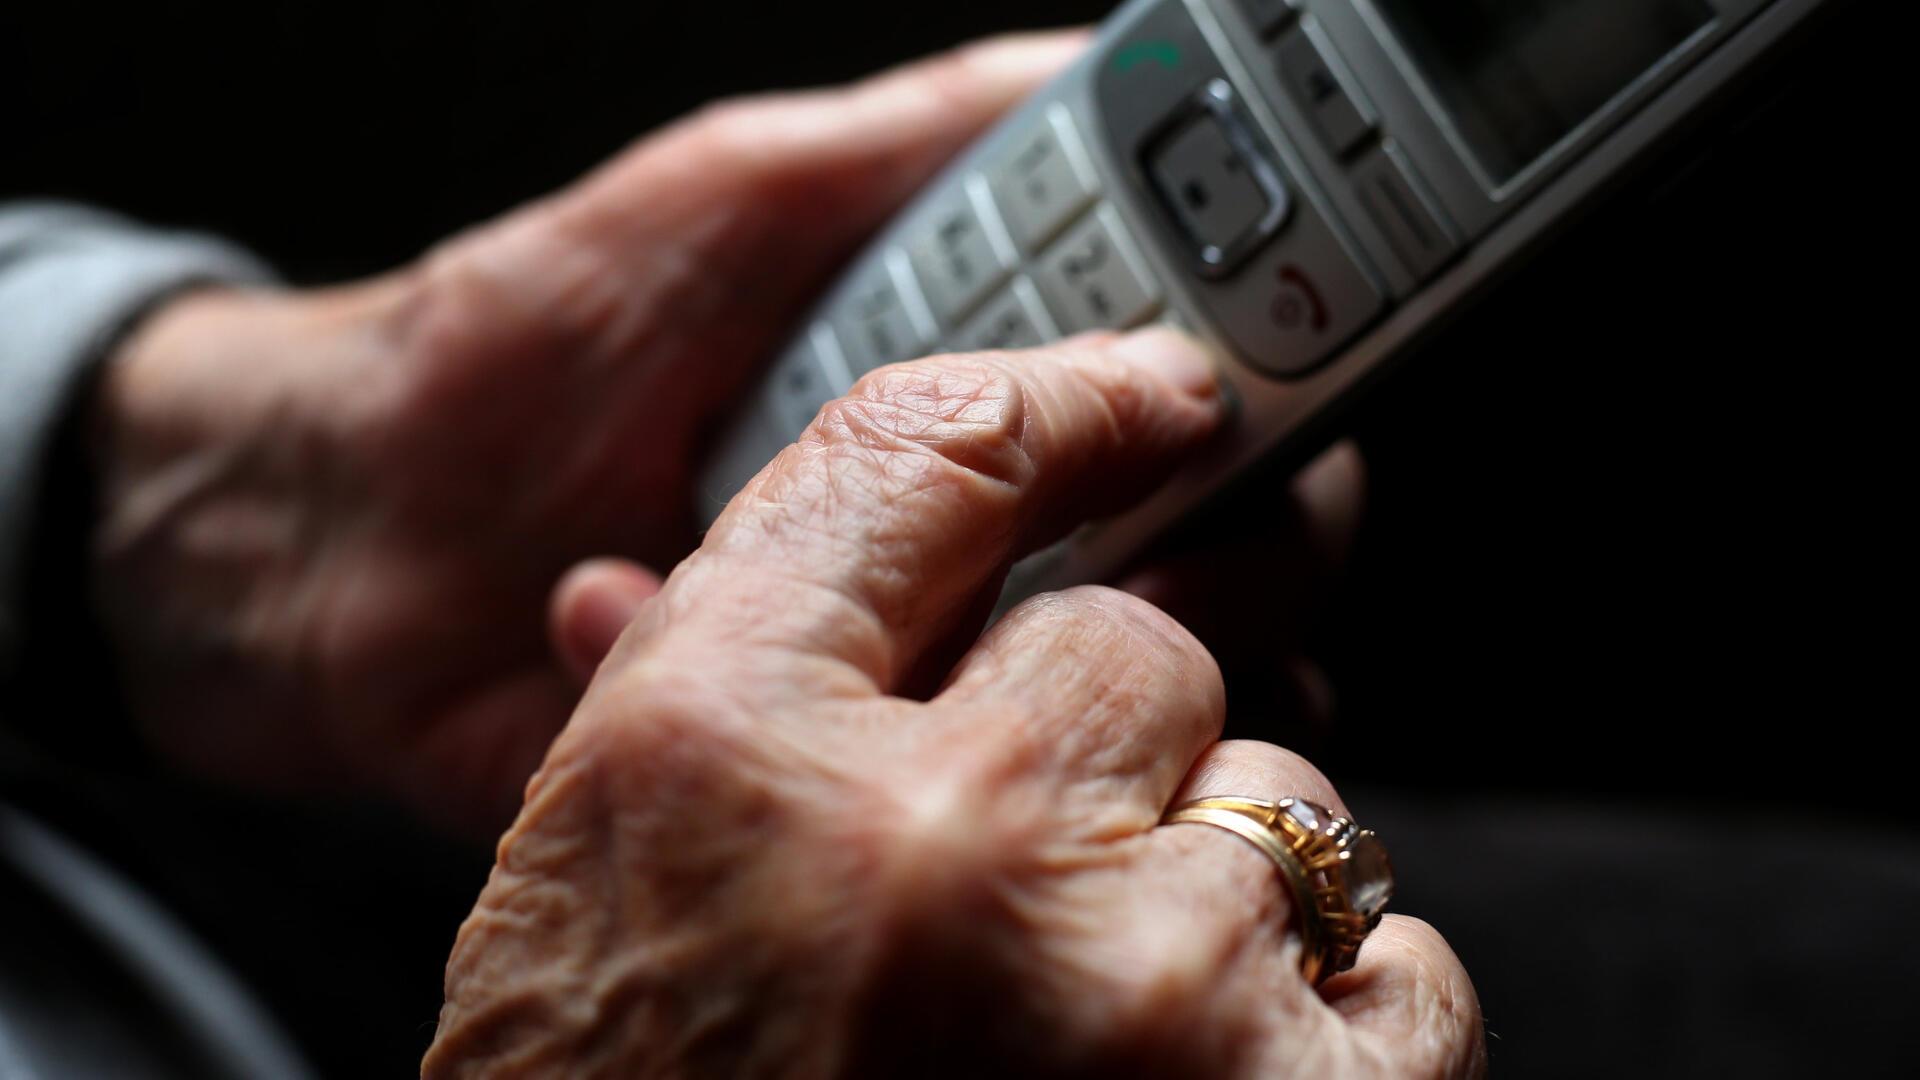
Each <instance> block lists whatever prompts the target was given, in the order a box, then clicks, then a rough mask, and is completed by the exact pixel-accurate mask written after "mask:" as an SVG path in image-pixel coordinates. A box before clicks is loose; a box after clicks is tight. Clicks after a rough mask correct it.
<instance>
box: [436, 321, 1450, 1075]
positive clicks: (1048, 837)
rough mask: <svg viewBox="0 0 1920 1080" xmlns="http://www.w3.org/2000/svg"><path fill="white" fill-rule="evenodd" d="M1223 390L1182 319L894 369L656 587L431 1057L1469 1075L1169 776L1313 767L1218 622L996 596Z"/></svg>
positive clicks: (1441, 949) (1391, 926)
mask: <svg viewBox="0 0 1920 1080" xmlns="http://www.w3.org/2000/svg"><path fill="white" fill-rule="evenodd" d="M1219 418H1220V403H1219V400H1218V398H1217V396H1216V392H1215V390H1214V388H1213V385H1212V382H1211V374H1210V368H1209V364H1208V360H1207V358H1206V356H1205V355H1204V354H1203V353H1200V352H1199V351H1198V350H1197V348H1196V347H1194V346H1193V345H1192V344H1191V343H1190V342H1188V341H1187V340H1186V339H1184V338H1182V337H1180V336H1179V335H1177V334H1174V333H1172V332H1170V331H1161V330H1156V331H1147V332H1144V333H1143V334H1140V335H1135V336H1132V337H1127V338H1118V339H1115V338H1104V337H1102V338H1083V339H1077V340H1074V341H1070V342H1068V343H1065V344H1064V345H1061V346H1058V347H1055V348H1052V349H1047V350H1041V351H1037V352H1033V353H1028V354H1025V355H1021V356H1017V357H1016V356H1006V355H1000V356H996V355H986V356H974V357H946V358H939V359H935V360H929V361H922V362H919V363H916V364H911V365H903V366H900V367H895V368H890V369H883V370H882V371H880V372H877V373H875V374H874V375H871V376H869V377H868V378H867V379H865V380H864V381H863V382H862V384H861V385H860V386H859V387H856V388H855V391H854V393H853V394H852V395H851V396H850V397H849V398H847V399H845V400H842V401H840V402H837V403H835V404H833V405H830V406H829V407H828V408H827V409H826V410H824V411H823V413H822V415H821V416H820V418H819V419H818V420H817V421H816V422H815V424H814V425H813V427H812V428H811V429H810V430H809V431H808V433H807V434H806V435H805V436H803V437H802V438H801V440H800V442H799V443H798V444H797V445H796V446H794V447H792V448H790V449H789V450H788V451H787V452H786V453H784V454H783V455H782V456H781V457H780V458H779V459H777V460H776V461H775V462H774V463H773V464H772V465H771V466H769V468H768V469H767V470H766V471H764V472H763V473H762V474H761V475H760V476H759V477H758V478H757V479H756V480H755V481H754V482H753V483H752V484H750V485H749V487H748V488H747V490H746V491H745V492H743V493H742V494H741V495H740V496H739V497H738V498H737V499H736V500H735V501H734V503H733V504H732V505H731V506H730V507H729V509H728V511H727V512H726V514H724V515H723V516H722V518H721V520H720V521H719V522H718V523H717V524H716V525H715V527H714V529H713V530H712V532H711V533H710V534H709V536H708V537H707V539H706V542H705V543H704V544H703V545H702V547H701V548H700V549H699V551H697V552H696V553H695V554H694V555H693V556H692V557H691V558H689V559H688V560H687V561H686V562H684V563H682V564H681V566H680V567H679V568H678V569H677V570H675V572H674V573H673V575H672V577H671V578H669V579H668V581H667V583H666V585H665V588H664V589H663V591H661V592H660V593H659V594H658V595H657V596H655V597H654V598H653V599H652V600H651V601H650V602H649V603H648V604H647V605H646V607H645V609H644V611H643V612H642V614H641V616H640V618H639V619H638V620H637V621H636V622H635V624H634V625H633V626H632V627H631V628H630V629H629V630H628V631H627V633H626V634H625V636H624V637H623V638H622V639H621V641H620V642H619V644H618V646H617V647H616V648H615V649H614V651H613V652H612V654H611V655H610V656H609V657H608V659H607V661H606V662H605V663H604V665H603V666H602V667H601V669H600V672H599V674H598V676H597V677H596V679H595V680H594V683H593V685H592V687H591V688H590V690H589V692H588V695H587V697H586V700H585V701H584V702H583V703H582V705H581V707H580V709H579V711H578V713H577V714H576V715H575V717H574V719H573V721H572V723H571V724H570V726H569V727H568V729H567V730H566V731H565V732H564V733H563V735H562V736H561V738H560V739H559V740H558V742H557V743H556V745H555V747H554V750H553V753H552V754H551V755H550V757H549V758H548V760H547V762H546V764H545V765H544V766H543V767H542V769H541V771H540V772H539V774H538V775H536V777H535V778H534V781H533V783H532V785H531V786H530V788H529V791H528V798H527V804H526V807H525V809H524V810H523V812H522V813H521V816H520V819H519V821H518V822H517V823H516V824H515V825H514V827H513V828H512V829H511V830H510V831H509V832H508V833H507V835H506V837H505V838H504V839H503V840H502V841H501V843H500V849H499V862H498V865H497V867H496V869H495V872H494V874H493V877H492V879H491V881H490V882H489V884H488V886H487V888H486V890H485V892H484V894H483V895H482V897H481V899H480V903H479V905H478V907H477V908H476V909H475V911H474V913H473V915H472V916H471V917H470V918H469V920H468V921H467V923H466V925H465V926H464V927H463V928H462V930H461V933H460V937H459V941H458V944H457V945H456V947H455V949H454V954H453V958H452V961H451V963H450V964H449V967H448V971H447V1004H446V1007H445V1009H444V1010H443V1012H442V1015H441V1023H440V1030H439V1036H438V1039H437V1041H436V1043H435V1045H434V1048H433V1050H432V1051H431V1053H430V1054H429V1056H428V1059H427V1069H426V1071H427V1074H428V1075H430V1076H468V1075H474V1076H491V1075H502V1076H504V1075H516V1076H518V1075H554V1076H561V1075H566V1076H628V1075H738V1074H746V1075H760V1074H780V1075H797V1076H817V1075H833V1074H842V1073H874V1074H880V1075H913V1076H919V1075H956V1076H961V1075H965V1076H973V1075H981V1074H988V1073H993V1072H1000V1071H1011V1072H1014V1073H1018V1074H1040V1075H1074V1074H1086V1075H1110V1074H1113V1073H1148V1074H1156V1075H1195V1076H1255V1075H1260V1076H1303V1077H1305V1076H1312V1077H1324V1076H1356V1075H1372V1074H1383V1075H1384V1074H1393V1075H1423V1076H1426V1075H1449V1076H1451V1075H1463V1074H1470V1073H1472V1072H1473V1071H1474V1070H1475V1069H1476V1068H1477V1066H1478V1061H1479V1045H1480V1044H1479V1026H1478V1013H1477V1007H1476V1005H1475V1001H1474V996H1473V991H1472V988H1471V985H1470V984H1469V982H1468V981H1467V978H1466V976H1465V974H1464V973H1463V972H1462V971H1461V970H1460V968H1459V965H1458V963H1457V961H1455V959H1454V958H1453V955H1452V953H1451V952H1450V951H1449V950H1448V949H1447V947H1446V945H1445V944H1444V943H1443V942H1442V941H1441V940H1440V938H1439V937H1437V936H1436V935H1435V934H1434V933H1433V932H1432V931H1431V930H1429V929H1427V928H1426V927H1424V926H1422V925H1420V924H1418V923H1415V922H1412V921H1408V920H1400V919H1392V920H1389V921H1388V922H1386V923H1385V924H1384V925H1383V926H1382V927H1381V928H1380V929H1379V930H1378V931H1377V932H1376V934H1375V936H1374V938H1373V939H1372V941H1371V942H1370V944H1369V945H1368V946H1367V947H1366V949H1365V950H1364V952H1363V954H1362V963H1361V964H1360V965H1359V966H1358V967H1357V968H1356V969H1355V970H1354V971H1352V972H1349V973H1347V974H1345V975H1343V976H1340V977H1338V978H1336V979H1335V980H1333V981H1331V982H1329V983H1328V984H1327V985H1326V987H1325V988H1324V994H1325V996H1324V997H1323V996H1322V995H1321V994H1319V993H1316V992H1315V990H1314V989H1313V988H1312V987H1309V986H1308V985H1307V984H1306V983H1305V982H1304V980H1302V978H1301V977H1300V975H1299V973H1298V962H1299V957H1298V952H1297V950H1298V946H1297V943H1296V942H1295V941H1294V940H1293V939H1292V938H1291V937H1290V936H1289V935H1288V934H1287V933H1286V930H1285V928H1286V926H1287V925H1288V920H1289V916H1290V913H1289V911H1288V909H1287V904H1288V901H1287V898H1286V896H1285V894H1284V893H1283V892H1282V890H1281V889H1280V888H1279V886H1278V884H1277V881H1276V875H1275V871H1274V868H1273V867H1272V865H1271V864H1269V863H1266V862H1264V861H1263V858H1262V856H1260V855H1259V854H1257V853H1256V852H1255V851H1254V850H1253V849H1252V848H1251V847H1250V846H1249V845H1247V844H1245V843H1244V841H1241V840H1240V839H1238V838H1236V837H1233V836H1231V835H1229V834H1227V833H1224V832H1219V831H1217V830H1213V829H1210V828H1206V827H1202V826H1172V827H1162V828H1156V827H1155V824H1156V822H1158V821H1159V820H1160V818H1161V817H1162V815H1163V814H1164V812H1165V810H1166V808H1167V807H1168V805H1169V804H1170V803H1171V802H1174V801H1177V800H1182V799H1186V798H1192V797H1198V796H1201V795H1205V794H1237V795H1254V796H1259V797H1266V798H1278V797H1281V796H1284V795H1288V794H1296V795H1301V796H1305V797H1307V798H1311V799H1314V800H1316V801H1322V802H1325V803H1327V804H1329V805H1333V806H1339V805H1340V804H1339V801H1338V798H1337V796H1336V795H1335V794H1334V793H1333V792H1332V791H1331V790H1330V788H1329V787H1328V785H1327V783H1326V781H1325V779H1324V778H1323V777H1321V776H1320V775H1319V774H1318V773H1317V772H1315V771H1314V770H1313V769H1312V767H1311V766H1309V765H1307V764H1305V763H1304V762H1303V761H1301V760H1300V759H1298V758H1296V757H1294V756H1292V755H1290V754H1288V753H1286V752H1285V751H1283V750H1280V749H1279V748H1277V747H1272V746H1266V745H1262V744H1254V743H1228V744H1220V743H1216V741H1215V740H1216V739H1217V738H1218V736H1219V732H1220V726H1221V721H1222V711H1223V705H1222V702H1223V691H1222V687H1221V685H1220V681H1219V674H1218V669H1217V668H1216V667H1215V665H1214V662H1213V660H1212V659H1211V657H1210V656H1209V655H1208V653H1207V652H1206V650H1205V649H1204V648H1202V647H1201V646H1200V644H1199V643H1198V641H1196V640H1195V639H1194V638H1193V637H1192V636H1191V635H1190V634H1188V633H1187V632H1186V631H1185V630H1183V629H1182V628H1181V627H1180V626H1179V624H1177V623H1176V622H1174V621H1173V620H1172V619H1170V618H1168V617H1167V616H1166V615H1164V614H1163V613H1161V612H1160V611H1159V610H1158V609H1156V608H1154V607H1152V606H1150V605H1148V604H1146V603H1145V602H1143V601H1141V600H1139V599H1137V598H1134V597H1131V596H1129V595H1127V594H1124V593H1121V592H1117V591H1113V590H1107V589H1100V588H1086V589H1078V590H1072V591H1069V592H1066V593H1063V594H1056V595H1049V596H1043V597H1040V598H1038V599H1035V600H1033V601H1030V602H1028V603H1027V604H1025V605H1023V606H1021V607H1019V608H1017V609H1015V610H1014V611H1013V612H1012V613H1010V614H1009V615H1008V616H1007V617H1006V618H1005V619H1003V620H1002V621H1000V622H999V623H997V624H996V625H995V626H994V627H993V628H992V630H991V631H989V632H988V633H987V634H986V635H985V636H984V637H983V638H981V639H980V640H979V641H978V642H977V643H976V644H975V645H974V646H973V647H972V648H971V649H970V650H969V651H967V652H966V654H965V655H964V656H963V657H962V658H961V659H960V660H959V662H958V664H957V665H955V666H954V667H953V668H952V672H951V675H950V677H949V678H948V679H947V680H946V682H945V684H944V686H943V687H942V688H941V689H940V690H939V692H938V693H937V694H935V695H933V696H932V697H931V699H930V700H926V701H919V700H914V699H912V698H907V697H902V696H898V695H897V693H895V691H897V690H898V689H899V688H900V687H902V686H903V685H904V684H906V683H908V682H909V681H910V680H911V679H912V677H913V674H914V673H915V672H916V671H917V670H919V669H920V668H921V667H922V666H923V664H924V663H925V662H926V661H927V658H928V657H929V656H937V655H939V652H940V649H941V647H942V644H943V643H944V642H946V641H948V640H950V639H951V638H952V637H953V635H954V634H955V633H956V632H959V633H960V634H962V635H968V634H971V633H972V632H973V630H974V628H975V627H976V626H977V612H978V611H979V607H980V602H981V601H982V599H983V598H988V597H991V595H992V593H993V590H994V589H995V587H996V584H997V582H998V579H999V575H1000V574H1001V573H1002V572H1003V571H1004V568H1005V567H1006V565H1007V564H1008V561H1009V560H1010V559H1012V558H1014V557H1016V556H1018V555H1019V554H1021V553H1022V552H1025V551H1029V550H1032V549H1034V548H1036V547H1037V546H1039V545H1041V544H1044V543H1045V542H1047V541H1048V540H1050V539H1052V538H1053V537H1056V536H1058V535H1059V534H1060V533H1061V532H1062V531H1063V530H1064V529H1065V528H1067V527H1070V526H1071V525H1073V524H1074V523H1076V522H1077V521H1079V520H1081V519H1082V518H1084V517H1086V516H1089V515H1094V514H1098V513H1101V512H1103V511H1110V510H1112V509H1114V508H1115V507H1116V506H1119V505H1123V504H1124V503H1125V502H1127V501H1128V500H1129V499H1131V498H1134V497H1137V496H1139V495H1140V494H1142V493H1144V492H1145V491H1147V490H1150V488H1151V486H1152V485H1153V484H1155V483H1156V482H1157V481H1158V480H1159V479H1161V478H1162V477H1164V476H1165V475H1166V474H1167V472H1168V471H1169V469H1170V468H1171V467H1172V466H1173V465H1174V464H1175V463H1176V462H1177V461H1178V459H1179V455H1180V454H1181V452H1182V451H1185V450H1188V449H1190V448H1192V447H1193V446H1195V445H1196V444H1197V443H1198V442H1199V441H1200V440H1202V439H1204V438H1205V437H1206V436H1207V434H1209V433H1210V432H1211V431H1212V430H1213V428H1214V426H1215V425H1216V424H1217V423H1218V421H1219Z"/></svg>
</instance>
